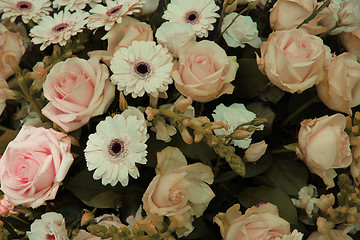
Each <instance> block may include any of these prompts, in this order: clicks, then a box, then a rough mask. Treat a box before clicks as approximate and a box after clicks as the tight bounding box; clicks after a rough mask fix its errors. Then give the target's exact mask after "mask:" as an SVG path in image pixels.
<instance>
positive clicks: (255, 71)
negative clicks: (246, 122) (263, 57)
mask: <svg viewBox="0 0 360 240" xmlns="http://www.w3.org/2000/svg"><path fill="white" fill-rule="evenodd" d="M238 63H239V68H240V69H241V70H240V71H238V73H237V77H236V80H235V81H233V82H232V83H233V84H234V85H235V90H234V94H235V95H237V96H240V97H241V98H253V97H257V96H258V95H259V94H260V92H262V91H264V89H265V88H266V86H267V85H268V84H269V80H268V78H267V77H266V76H265V75H263V74H262V73H261V72H260V70H259V68H258V65H257V63H256V60H255V59H245V58H243V59H238Z"/></svg>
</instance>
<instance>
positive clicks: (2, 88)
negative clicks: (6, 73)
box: [0, 77, 16, 115]
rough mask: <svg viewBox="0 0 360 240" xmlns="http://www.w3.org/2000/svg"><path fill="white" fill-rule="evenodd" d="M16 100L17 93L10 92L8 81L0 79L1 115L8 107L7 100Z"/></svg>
mask: <svg viewBox="0 0 360 240" xmlns="http://www.w3.org/2000/svg"><path fill="white" fill-rule="evenodd" d="M15 98H16V93H15V92H14V91H13V90H10V89H9V85H8V84H7V82H6V80H5V79H2V78H1V77H0V115H1V114H2V112H3V111H4V109H5V107H6V100H8V99H15Z"/></svg>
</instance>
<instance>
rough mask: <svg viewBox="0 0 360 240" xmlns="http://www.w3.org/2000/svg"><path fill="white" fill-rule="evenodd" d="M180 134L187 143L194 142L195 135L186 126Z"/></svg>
mask: <svg viewBox="0 0 360 240" xmlns="http://www.w3.org/2000/svg"><path fill="white" fill-rule="evenodd" d="M180 134H181V137H182V139H183V140H184V142H185V143H187V144H191V143H192V142H193V137H192V136H191V135H190V133H189V131H188V130H187V129H186V128H185V127H184V128H183V129H182V131H180Z"/></svg>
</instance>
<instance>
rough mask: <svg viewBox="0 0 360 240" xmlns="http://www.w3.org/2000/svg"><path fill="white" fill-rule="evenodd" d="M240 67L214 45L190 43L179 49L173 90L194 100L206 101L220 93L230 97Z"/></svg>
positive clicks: (213, 43)
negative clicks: (232, 82)
mask: <svg viewBox="0 0 360 240" xmlns="http://www.w3.org/2000/svg"><path fill="white" fill-rule="evenodd" d="M238 67H239V64H238V63H237V62H236V57H235V56H232V57H228V56H227V55H226V52H225V51H224V49H222V48H221V47H220V46H219V45H217V44H216V43H215V42H212V41H208V40H202V41H200V42H193V41H190V42H189V43H188V44H186V45H185V46H183V47H182V48H180V49H179V61H178V62H177V63H176V64H175V66H174V69H173V72H172V78H173V79H174V82H175V87H176V89H177V90H178V91H179V92H180V93H181V94H183V95H185V96H186V97H188V96H190V97H191V98H192V99H193V100H194V101H199V102H209V101H212V100H214V99H216V98H218V97H220V96H221V95H223V94H231V93H232V92H233V90H234V86H233V85H231V83H230V82H231V81H233V80H234V79H235V75H236V71H237V69H238Z"/></svg>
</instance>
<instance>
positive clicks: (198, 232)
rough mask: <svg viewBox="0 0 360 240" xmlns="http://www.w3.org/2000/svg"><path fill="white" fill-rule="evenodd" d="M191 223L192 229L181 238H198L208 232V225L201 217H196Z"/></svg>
mask: <svg viewBox="0 0 360 240" xmlns="http://www.w3.org/2000/svg"><path fill="white" fill-rule="evenodd" d="M192 224H193V226H194V230H193V231H192V232H191V233H190V234H189V235H188V236H187V237H184V238H183V239H198V238H201V237H202V236H204V235H206V234H208V233H209V227H208V226H207V225H206V223H205V222H204V220H203V219H202V218H201V217H199V218H196V219H195V220H194V222H193V223H192Z"/></svg>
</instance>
